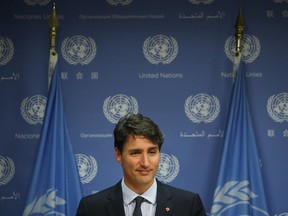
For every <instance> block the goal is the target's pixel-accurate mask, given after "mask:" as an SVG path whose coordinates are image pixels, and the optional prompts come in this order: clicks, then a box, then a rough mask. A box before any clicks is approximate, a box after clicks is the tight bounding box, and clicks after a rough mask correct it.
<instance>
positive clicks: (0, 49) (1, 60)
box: [0, 37, 14, 66]
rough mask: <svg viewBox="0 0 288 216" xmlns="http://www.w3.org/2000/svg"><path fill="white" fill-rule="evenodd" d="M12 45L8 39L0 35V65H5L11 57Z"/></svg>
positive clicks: (12, 52)
mask: <svg viewBox="0 0 288 216" xmlns="http://www.w3.org/2000/svg"><path fill="white" fill-rule="evenodd" d="M13 54H14V46H13V43H12V41H11V40H10V39H8V38H3V37H0V66H1V65H6V64H7V63H8V62H9V61H10V60H11V59H12V57H13Z"/></svg>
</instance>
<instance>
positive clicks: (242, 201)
mask: <svg viewBox="0 0 288 216" xmlns="http://www.w3.org/2000/svg"><path fill="white" fill-rule="evenodd" d="M257 197H258V195H257V194H255V193H254V192H253V191H251V188H250V187H249V181H247V180H243V181H229V182H227V183H226V184H225V185H224V186H223V187H222V188H221V187H220V186H219V187H218V188H217V189H216V190H215V194H214V200H213V205H212V209H211V214H210V215H211V216H218V215H221V216H230V215H235V212H238V214H237V215H247V210H248V212H249V215H255V216H269V214H268V212H266V210H263V209H261V206H255V204H253V203H254V202H253V199H255V198H257ZM233 213H234V214H233Z"/></svg>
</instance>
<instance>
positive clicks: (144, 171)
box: [137, 169, 151, 176]
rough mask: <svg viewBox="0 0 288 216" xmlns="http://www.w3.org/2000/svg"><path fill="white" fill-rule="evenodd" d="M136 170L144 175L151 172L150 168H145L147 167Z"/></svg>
mask: <svg viewBox="0 0 288 216" xmlns="http://www.w3.org/2000/svg"><path fill="white" fill-rule="evenodd" d="M137 172H138V173H139V174H140V175H143V176H145V175H149V174H150V172H151V170H147V169H144V170H143V169H138V170H137Z"/></svg>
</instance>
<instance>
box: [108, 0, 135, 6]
mask: <svg viewBox="0 0 288 216" xmlns="http://www.w3.org/2000/svg"><path fill="white" fill-rule="evenodd" d="M106 1H107V2H108V3H109V4H110V5H113V6H116V5H118V4H120V5H129V4H130V3H131V2H133V0H106Z"/></svg>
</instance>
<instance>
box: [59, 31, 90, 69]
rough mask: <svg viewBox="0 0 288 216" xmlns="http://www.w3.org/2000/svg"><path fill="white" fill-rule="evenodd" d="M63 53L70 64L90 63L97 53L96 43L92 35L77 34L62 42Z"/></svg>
mask: <svg viewBox="0 0 288 216" xmlns="http://www.w3.org/2000/svg"><path fill="white" fill-rule="evenodd" d="M61 53H62V55H63V57H64V59H65V60H66V61H67V62H68V63H69V64H72V65H77V64H81V65H85V64H89V63H90V62H91V61H92V60H93V59H94V57H95V55H96V43H95V41H94V40H93V39H92V38H90V37H88V38H87V37H84V36H81V35H76V36H73V37H72V38H70V39H69V38H66V39H65V40H64V41H63V42H62V45H61Z"/></svg>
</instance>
